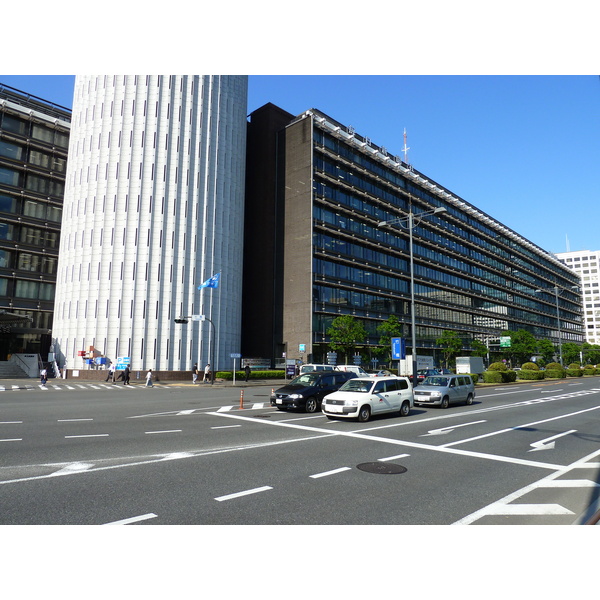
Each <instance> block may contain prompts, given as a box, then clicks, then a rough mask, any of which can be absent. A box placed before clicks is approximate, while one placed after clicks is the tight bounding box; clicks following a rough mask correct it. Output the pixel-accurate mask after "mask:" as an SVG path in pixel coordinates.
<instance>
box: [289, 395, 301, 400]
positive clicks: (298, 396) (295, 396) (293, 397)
mask: <svg viewBox="0 0 600 600" xmlns="http://www.w3.org/2000/svg"><path fill="white" fill-rule="evenodd" d="M289 398H292V399H293V400H299V399H300V398H302V394H290V395H289Z"/></svg>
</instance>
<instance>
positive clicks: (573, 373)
mask: <svg viewBox="0 0 600 600" xmlns="http://www.w3.org/2000/svg"><path fill="white" fill-rule="evenodd" d="M567 377H583V370H582V369H580V368H579V365H578V366H577V368H576V369H571V368H570V367H569V368H568V369H567Z"/></svg>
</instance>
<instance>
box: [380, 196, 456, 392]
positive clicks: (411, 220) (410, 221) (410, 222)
mask: <svg viewBox="0 0 600 600" xmlns="http://www.w3.org/2000/svg"><path fill="white" fill-rule="evenodd" d="M442 212H446V209H445V208H444V207H443V206H438V207H437V208H434V209H433V210H427V211H424V212H421V213H417V214H416V215H415V213H413V210H412V204H411V205H410V209H409V212H408V215H407V216H406V217H398V218H396V219H390V220H389V221H380V222H379V223H378V224H377V227H383V226H385V225H393V224H395V223H398V224H399V225H400V226H401V227H405V228H407V229H408V253H409V256H410V322H411V324H410V327H411V337H412V382H413V386H415V385H416V384H417V319H416V310H415V266H414V252H413V229H414V228H415V227H416V226H417V225H418V223H415V217H420V218H423V217H427V216H430V215H435V214H438V213H442ZM403 222H406V226H404V225H402V223H403Z"/></svg>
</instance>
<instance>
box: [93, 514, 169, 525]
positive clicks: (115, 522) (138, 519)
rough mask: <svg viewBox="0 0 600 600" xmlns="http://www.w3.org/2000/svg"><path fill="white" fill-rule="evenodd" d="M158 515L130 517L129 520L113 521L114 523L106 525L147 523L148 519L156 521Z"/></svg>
mask: <svg viewBox="0 0 600 600" xmlns="http://www.w3.org/2000/svg"><path fill="white" fill-rule="evenodd" d="M157 516H158V515H155V514H154V513H148V514H145V515H140V516H139V517H130V518H129V519H122V520H121V521H113V522H112V523H104V525H129V523H138V522H139V521H147V520H148V519H155V518H156V517H157Z"/></svg>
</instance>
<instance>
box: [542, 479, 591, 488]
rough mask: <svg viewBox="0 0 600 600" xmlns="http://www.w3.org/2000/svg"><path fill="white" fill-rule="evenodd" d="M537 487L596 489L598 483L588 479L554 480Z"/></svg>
mask: <svg viewBox="0 0 600 600" xmlns="http://www.w3.org/2000/svg"><path fill="white" fill-rule="evenodd" d="M538 487H541V488H597V487H600V483H596V482H595V481H591V480H590V479H554V480H552V481H543V482H542V483H541V484H540V485H539V486H538Z"/></svg>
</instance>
